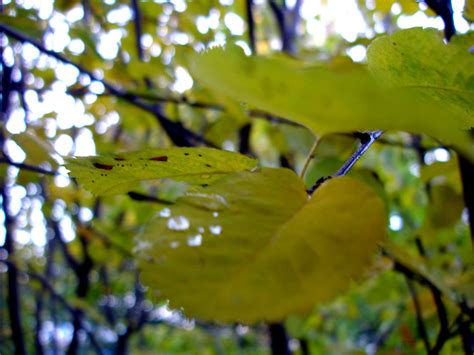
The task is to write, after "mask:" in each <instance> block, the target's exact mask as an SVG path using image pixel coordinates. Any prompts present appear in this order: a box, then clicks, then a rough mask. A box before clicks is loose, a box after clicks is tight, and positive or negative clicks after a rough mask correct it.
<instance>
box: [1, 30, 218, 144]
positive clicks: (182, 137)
mask: <svg viewBox="0 0 474 355" xmlns="http://www.w3.org/2000/svg"><path fill="white" fill-rule="evenodd" d="M0 31H3V33H5V34H6V35H8V36H10V37H12V38H14V39H16V40H18V41H20V42H22V43H25V42H26V43H30V44H31V45H33V46H34V47H36V48H37V49H38V50H39V51H41V52H43V53H45V54H47V55H49V56H51V57H53V58H55V59H57V60H59V61H61V62H63V63H66V64H69V65H72V66H73V67H75V68H76V69H78V70H79V71H80V72H81V73H83V74H87V75H88V76H89V77H90V78H91V80H93V81H98V82H100V83H102V85H104V87H105V88H106V89H107V90H108V91H109V92H110V93H111V94H112V95H114V96H116V97H118V98H121V99H123V100H125V101H127V102H129V103H131V104H133V105H135V106H136V107H139V108H141V109H142V110H144V111H147V112H149V113H151V114H153V115H154V116H155V117H157V118H158V120H159V122H160V124H161V126H162V127H163V129H164V130H165V132H166V133H167V134H168V136H169V137H170V138H171V140H172V141H173V143H175V144H176V145H187V146H192V145H194V142H195V143H201V144H206V145H209V146H213V145H212V144H211V143H209V142H208V141H206V140H205V139H204V138H203V137H201V136H200V135H198V134H196V133H194V132H192V131H190V130H189V129H187V128H186V127H184V126H183V125H182V124H181V123H180V122H174V121H171V120H170V119H169V118H167V117H166V116H165V115H164V114H163V113H162V112H161V111H160V110H159V108H157V107H154V106H153V105H149V104H146V103H144V102H142V101H140V100H139V99H138V97H137V96H135V95H132V94H131V93H129V92H127V91H123V90H122V89H120V88H118V87H116V86H114V85H113V84H111V83H109V82H107V81H106V80H105V79H101V78H99V77H98V76H97V75H95V74H94V73H93V72H92V71H90V70H88V69H86V68H84V67H83V66H82V65H80V64H77V63H75V62H73V61H71V60H70V59H68V58H67V57H66V56H64V55H62V54H60V53H57V52H55V51H52V50H50V49H47V48H46V47H44V46H43V45H42V44H41V43H39V42H38V41H36V40H35V39H32V38H29V37H28V36H26V35H24V34H23V33H20V32H18V31H17V30H15V29H13V28H10V27H9V26H6V25H4V24H1V23H0Z"/></svg>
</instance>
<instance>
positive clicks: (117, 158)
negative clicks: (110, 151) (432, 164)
mask: <svg viewBox="0 0 474 355" xmlns="http://www.w3.org/2000/svg"><path fill="white" fill-rule="evenodd" d="M114 160H116V161H124V160H126V159H125V158H122V157H115V158H114Z"/></svg>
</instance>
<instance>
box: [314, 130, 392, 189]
mask: <svg viewBox="0 0 474 355" xmlns="http://www.w3.org/2000/svg"><path fill="white" fill-rule="evenodd" d="M382 134H383V131H381V130H378V131H373V132H360V133H357V137H358V138H359V139H360V141H361V142H360V145H359V147H358V148H357V150H356V151H355V152H354V153H353V154H352V155H351V156H350V157H349V159H347V161H346V162H345V163H344V165H343V166H342V167H341V168H340V169H339V170H338V171H337V172H336V173H334V174H333V175H331V176H327V177H323V178H321V179H319V180H318V181H316V182H315V184H314V185H313V186H312V187H311V189H309V190H308V193H309V194H313V192H314V191H315V190H316V189H317V188H318V187H319V186H320V185H321V184H322V183H323V182H324V181H326V180H328V179H332V178H334V177H338V176H344V175H346V174H347V173H348V172H349V170H351V168H352V167H353V166H354V164H355V163H356V162H357V161H358V160H359V159H360V158H361V157H362V155H364V153H365V152H366V151H367V150H368V149H369V148H370V146H371V145H372V144H373V143H374V142H375V141H376V140H377V139H378V138H379V137H380V136H381V135H382Z"/></svg>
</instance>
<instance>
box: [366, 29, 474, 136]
mask: <svg viewBox="0 0 474 355" xmlns="http://www.w3.org/2000/svg"><path fill="white" fill-rule="evenodd" d="M472 45H474V37H473V36H472V35H466V36H459V37H455V38H454V39H453V41H452V42H451V43H449V44H445V43H444V42H443V36H442V35H441V33H439V32H438V31H436V30H434V29H429V30H423V29H421V28H413V29H409V30H405V31H400V32H396V33H394V34H393V35H391V36H384V37H381V38H379V39H376V40H375V41H374V42H373V43H372V44H371V45H370V47H369V50H368V54H367V55H368V60H369V69H370V71H371V72H372V73H373V74H374V75H375V77H376V78H377V79H378V80H379V81H381V82H383V83H384V84H386V85H387V86H389V87H396V88H403V89H405V90H407V91H408V92H410V93H412V94H413V95H417V96H418V95H420V96H425V97H427V98H428V99H431V100H433V101H434V102H438V103H439V104H440V105H447V106H449V108H450V110H452V111H453V112H460V113H461V114H460V115H459V117H461V118H462V117H464V121H461V122H451V120H449V121H446V122H445V123H444V126H445V127H446V128H447V126H448V125H449V124H452V123H454V124H457V125H458V127H460V128H466V129H469V128H471V127H473V126H474V105H473V103H474V55H473V54H472V53H470V51H469V48H470V47H471V46H472ZM428 118H429V117H428ZM441 123H443V122H441Z"/></svg>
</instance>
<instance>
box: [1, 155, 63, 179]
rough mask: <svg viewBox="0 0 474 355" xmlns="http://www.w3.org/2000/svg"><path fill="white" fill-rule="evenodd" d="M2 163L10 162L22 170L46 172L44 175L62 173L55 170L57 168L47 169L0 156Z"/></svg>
mask: <svg viewBox="0 0 474 355" xmlns="http://www.w3.org/2000/svg"><path fill="white" fill-rule="evenodd" d="M0 164H8V165H11V166H14V167H15V168H18V169H21V170H28V171H32V172H35V173H39V174H44V175H52V176H58V175H62V174H61V173H60V172H58V171H55V170H47V169H44V168H41V167H39V166H35V165H30V164H25V163H17V162H14V161H12V160H10V159H9V158H0ZM63 176H64V175H63Z"/></svg>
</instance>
